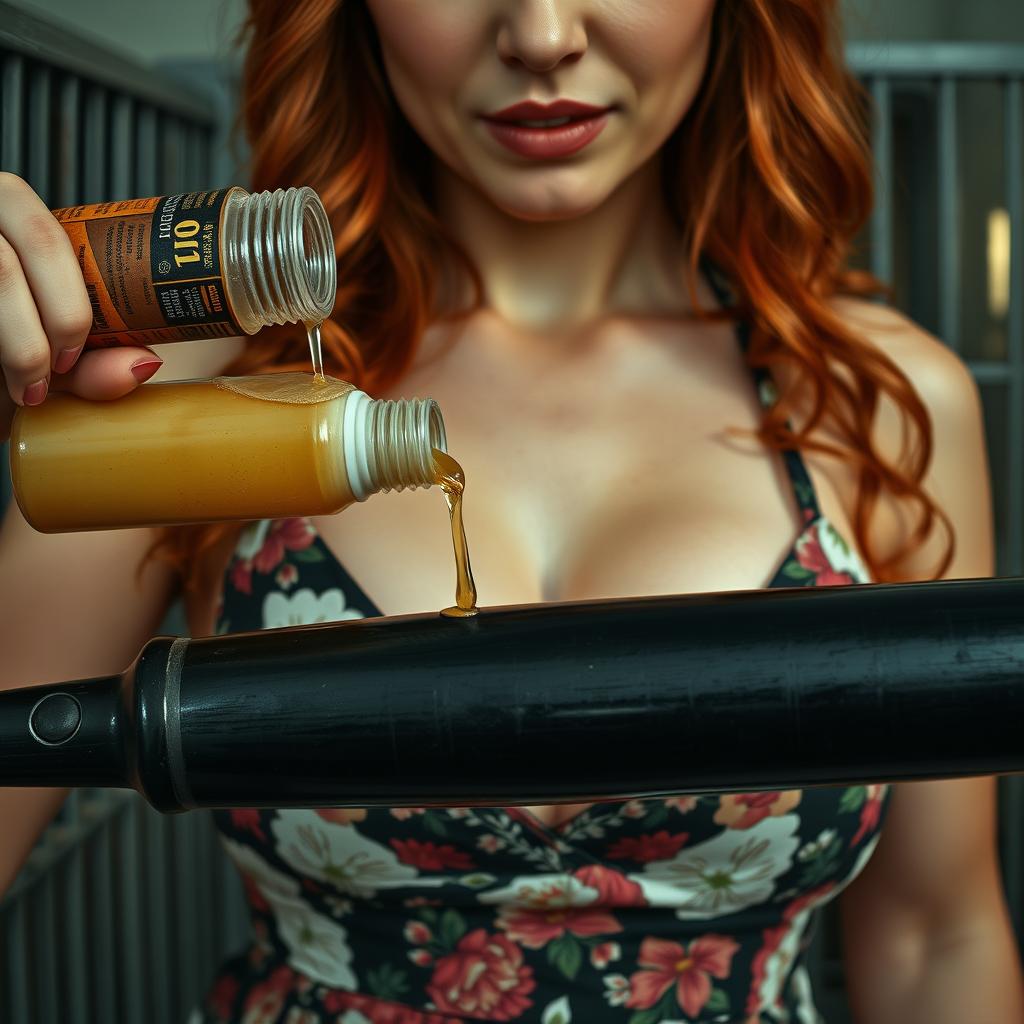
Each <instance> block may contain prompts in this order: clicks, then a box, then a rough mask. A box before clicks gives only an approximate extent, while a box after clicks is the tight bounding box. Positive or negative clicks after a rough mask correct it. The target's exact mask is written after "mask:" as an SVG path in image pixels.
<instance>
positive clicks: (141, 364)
mask: <svg viewBox="0 0 1024 1024" xmlns="http://www.w3.org/2000/svg"><path fill="white" fill-rule="evenodd" d="M163 365H164V361H163V360H162V359H140V360H139V361H138V362H135V363H132V365H131V366H130V367H129V369H130V370H131V371H132V376H133V377H134V378H135V379H136V380H137V381H138V382H139V383H140V384H143V383H145V382H146V381H147V380H149V378H150V377H152V376H153V374H154V373H156V371H157V370H159V369H160V367H161V366H163Z"/></svg>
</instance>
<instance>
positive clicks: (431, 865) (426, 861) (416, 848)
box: [391, 839, 476, 871]
mask: <svg viewBox="0 0 1024 1024" xmlns="http://www.w3.org/2000/svg"><path fill="white" fill-rule="evenodd" d="M391 845H392V846H393V847H394V848H395V853H397V854H398V859H399V860H400V861H401V862H402V863H403V864H409V865H411V866H412V867H414V868H419V869H420V870H421V871H440V870H441V869H442V868H459V869H461V870H463V871H471V870H472V869H473V868H475V867H476V865H475V864H474V863H473V862H472V861H471V860H470V859H469V854H468V853H466V852H465V851H464V850H456V849H455V847H454V846H452V845H450V844H445V845H444V846H438V845H437V844H436V843H431V842H429V841H426V842H422V843H421V842H420V841H419V840H417V839H392V840H391Z"/></svg>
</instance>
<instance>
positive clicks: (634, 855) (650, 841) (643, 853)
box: [607, 829, 690, 864]
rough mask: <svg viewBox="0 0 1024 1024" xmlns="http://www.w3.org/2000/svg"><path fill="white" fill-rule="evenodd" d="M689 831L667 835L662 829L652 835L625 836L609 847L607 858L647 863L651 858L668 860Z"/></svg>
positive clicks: (675, 852) (684, 840)
mask: <svg viewBox="0 0 1024 1024" xmlns="http://www.w3.org/2000/svg"><path fill="white" fill-rule="evenodd" d="M689 838H690V836H689V833H687V832H678V833H676V834H675V835H671V836H670V835H669V834H668V832H666V831H665V830H664V829H662V830H661V831H660V832H655V833H654V834H653V835H650V834H648V835H642V836H627V837H625V838H623V839H620V840H619V841H618V842H617V843H615V844H614V845H613V846H611V847H609V849H608V853H607V857H608V858H609V860H636V861H639V862H640V863H641V864H647V863H648V862H650V861H652V860H668V859H669V858H670V857H674V856H675V855H676V854H677V853H678V852H679V848H680V847H681V846H683V844H684V843H685V842H686V840H687V839H689Z"/></svg>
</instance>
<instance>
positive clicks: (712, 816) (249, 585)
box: [189, 335, 890, 1024]
mask: <svg viewBox="0 0 1024 1024" xmlns="http://www.w3.org/2000/svg"><path fill="white" fill-rule="evenodd" d="M741 339H742V335H741ZM753 373H754V375H755V379H756V383H757V388H758V394H759V396H760V399H761V401H762V403H764V404H770V403H771V402H773V401H774V400H775V392H774V388H773V384H772V381H771V379H770V377H769V376H768V374H767V371H763V370H760V369H758V368H755V369H754V370H753ZM783 458H784V461H785V465H786V468H787V471H788V473H789V476H790V478H791V480H792V484H793V488H794V492H795V495H796V499H797V502H798V505H799V508H800V514H801V518H802V530H801V533H800V535H799V537H798V538H797V540H796V541H795V543H794V545H793V547H792V549H791V550H790V552H789V553H788V554H787V556H786V557H785V558H784V559H783V561H782V563H781V565H780V566H779V568H778V571H777V572H776V574H775V576H774V578H773V579H772V581H771V583H770V584H769V586H770V587H793V586H843V585H856V584H861V583H869V582H871V580H870V578H869V575H868V572H867V569H866V568H865V566H864V564H863V562H862V561H861V559H860V558H859V556H858V555H857V553H856V552H855V551H854V550H853V549H851V547H850V546H849V545H848V544H847V543H846V541H845V540H844V539H843V538H842V537H841V536H840V534H839V533H838V532H837V531H836V530H835V528H834V527H833V526H832V524H831V523H830V522H829V521H828V520H827V519H826V518H825V517H824V516H823V515H822V514H821V512H820V510H819V508H818V503H817V499H816V497H815V493H814V488H813V485H812V483H811V480H810V477H809V476H808V474H807V471H806V468H805V466H804V463H803V460H802V459H801V457H800V455H799V453H798V452H796V451H787V452H784V453H783ZM379 614H380V612H379V610H378V609H377V608H376V607H375V606H374V605H373V603H372V602H371V601H370V600H369V598H368V597H367V596H366V595H365V594H364V593H363V592H362V590H361V589H360V588H359V586H358V584H357V583H356V582H355V581H354V580H353V579H352V577H351V576H349V574H348V573H347V572H346V571H345V569H344V567H343V566H341V565H340V564H339V563H338V561H337V559H336V558H335V557H334V556H333V555H332V553H331V551H330V549H329V548H328V547H327V546H326V545H325V544H324V543H323V541H322V539H321V538H320V537H319V536H318V535H317V532H316V530H315V529H314V527H313V524H312V523H311V522H310V520H308V519H303V518H296V519H284V520H275V521H263V522H260V523H256V524H253V525H252V526H251V527H250V528H249V529H247V531H246V532H245V534H244V535H243V536H242V538H241V540H240V541H239V544H238V547H237V550H236V552H235V554H234V557H233V559H232V561H231V563H230V565H229V567H228V570H227V572H226V574H225V581H224V593H223V600H222V604H221V609H220V612H219V617H218V623H217V631H218V632H227V631H229V630H230V631H232V632H238V631H244V630H253V629H260V628H262V629H272V628H276V627H281V626H289V625H298V624H304V623H312V622H333V621H339V620H343V619H350V618H362V617H364V616H371V615H379ZM889 798H890V788H889V787H888V786H887V785H884V784H882V785H861V786H856V785H855V786H840V787H811V788H808V789H803V790H801V789H794V790H786V791H781V792H755V793H730V794H724V795H723V794H705V793H685V794H679V795H677V796H673V797H671V798H668V799H664V798H662V799H641V800H619V801H603V802H597V803H595V804H593V805H591V806H590V807H589V808H588V809H586V810H584V811H583V812H582V813H580V814H578V815H576V817H574V818H572V819H571V820H570V821H568V822H566V823H565V824H563V825H561V826H558V827H548V826H546V825H544V824H543V823H541V822H540V821H539V820H538V819H537V818H535V817H534V816H533V815H532V814H531V813H530V812H529V811H527V810H526V809H524V808H517V807H502V808H480V807H476V808H470V807H449V808H423V807H393V808H379V807H378V808H346V809H342V808H339V809H330V808H326V809H325V808H320V809H314V810H298V809H273V808H267V809H256V808H238V809H223V810H216V811H212V812H210V813H212V814H213V818H214V822H215V824H216V826H217V828H218V830H219V831H220V835H221V841H222V843H223V847H224V849H225V851H226V852H227V855H228V856H229V857H230V858H231V860H232V861H233V862H234V863H235V865H236V866H237V868H238V870H239V871H240V873H241V877H242V880H243V883H244V886H245V892H246V897H247V900H248V905H249V910H250V914H251V920H252V934H251V942H250V944H249V946H248V947H247V948H246V949H244V950H242V951H241V952H239V953H238V954H237V955H235V956H233V957H231V958H229V959H228V960H227V961H226V962H224V963H223V964H222V965H221V968H220V970H219V973H218V975H217V978H216V980H215V982H214V983H213V984H212V986H211V987H210V989H209V991H208V992H207V994H206V996H205V998H204V1000H203V1005H202V1006H201V1007H200V1008H197V1009H196V1010H195V1011H194V1012H193V1014H192V1016H191V1017H190V1019H189V1024H227V1022H230V1024H239V1022H240V1024H367V1022H371V1024H443V1022H457V1021H481V1020H483V1021H516V1022H520V1024H571V1022H573V1021H575V1022H577V1024H597V1022H602V1024H605V1022H606V1024H656V1022H683V1021H685V1022H697V1024H769V1022H771V1024H820V1022H821V1020H822V1018H821V1017H820V1015H819V1014H818V1012H817V1010H816V1009H815V1005H814V998H813V993H812V991H811V984H810V978H809V975H808V972H807V969H806V966H805V964H804V953H805V950H806V947H807V946H808V945H809V943H810V939H811V936H812V934H813V928H814V925H815V922H816V921H817V919H818V917H819V913H820V910H821V908H822V907H823V906H824V905H825V904H826V903H828V902H829V901H831V900H834V899H835V898H836V897H837V896H838V895H839V893H840V892H841V891H842V890H843V889H844V888H845V887H846V886H847V885H849V884H850V882H851V881H852V880H853V879H854V878H855V877H856V876H857V875H858V874H859V873H860V872H861V870H862V869H863V868H864V866H865V865H866V863H867V861H868V860H869V858H870V857H871V854H872V852H873V851H874V848H875V845H876V844H877V842H878V839H879V836H880V830H881V828H882V824H883V822H884V819H885V816H886V811H887V809H888V804H889Z"/></svg>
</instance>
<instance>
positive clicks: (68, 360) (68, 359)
mask: <svg viewBox="0 0 1024 1024" xmlns="http://www.w3.org/2000/svg"><path fill="white" fill-rule="evenodd" d="M84 347H85V346H84V345H79V346H78V348H66V349H64V351H63V352H61V354H60V355H59V356H57V361H56V362H55V363H54V364H53V372H54V373H67V372H68V370H70V369H71V367H72V366H74V365H75V360H76V359H77V358H78V353H79V352H81V351H82V349H83V348H84Z"/></svg>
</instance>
